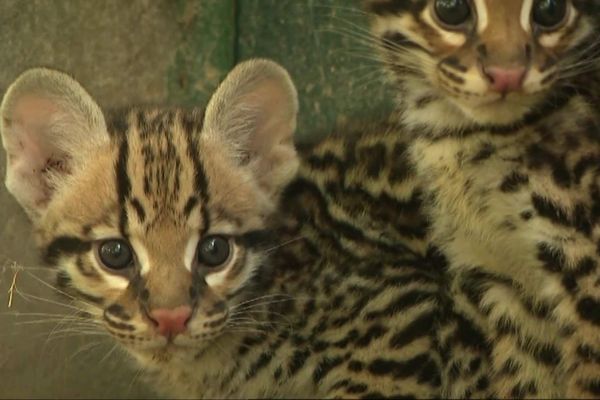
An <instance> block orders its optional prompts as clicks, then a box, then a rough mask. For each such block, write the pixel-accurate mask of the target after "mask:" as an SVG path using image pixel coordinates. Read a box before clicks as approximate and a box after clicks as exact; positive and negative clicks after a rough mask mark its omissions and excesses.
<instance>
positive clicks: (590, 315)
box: [577, 296, 600, 326]
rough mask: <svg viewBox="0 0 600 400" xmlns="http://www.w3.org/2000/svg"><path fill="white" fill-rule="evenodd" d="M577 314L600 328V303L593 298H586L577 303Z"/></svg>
mask: <svg viewBox="0 0 600 400" xmlns="http://www.w3.org/2000/svg"><path fill="white" fill-rule="evenodd" d="M577 312H578V313H579V315H580V316H581V318H583V319H585V320H587V321H589V322H591V323H592V324H594V325H597V326H600V301H598V300H596V299H594V298H592V297H589V296H588V297H584V298H583V299H581V300H579V301H578V302H577Z"/></svg>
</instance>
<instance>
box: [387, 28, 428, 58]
mask: <svg viewBox="0 0 600 400" xmlns="http://www.w3.org/2000/svg"><path fill="white" fill-rule="evenodd" d="M381 44H382V46H383V48H384V49H386V50H389V51H391V52H395V51H398V50H399V49H403V48H406V49H415V50H420V51H423V52H425V53H427V54H430V52H429V50H427V49H426V48H424V47H423V46H421V45H420V44H418V43H416V42H413V41H412V40H410V39H409V38H408V37H407V36H406V35H404V34H402V33H400V32H396V31H388V32H385V33H384V34H383V37H382V42H381Z"/></svg>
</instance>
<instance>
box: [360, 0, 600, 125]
mask: <svg viewBox="0 0 600 400" xmlns="http://www.w3.org/2000/svg"><path fill="white" fill-rule="evenodd" d="M367 4H368V7H369V10H370V11H371V12H372V13H373V15H374V18H373V31H374V33H375V34H376V35H377V36H378V37H379V38H381V44H382V49H383V53H384V60H385V62H386V64H387V65H388V66H389V67H390V69H391V70H392V71H393V73H394V75H395V76H396V78H397V79H398V80H400V81H401V82H402V83H403V86H404V88H405V89H408V90H409V91H411V92H413V93H418V95H419V96H420V97H421V99H422V100H421V103H422V104H424V103H428V102H429V100H432V99H437V98H441V99H443V101H445V102H446V103H449V104H450V105H451V106H452V107H453V108H455V109H456V110H459V111H460V112H461V113H462V114H463V116H466V117H467V118H468V119H470V120H471V121H473V122H476V123H480V124H508V123H512V122H515V121H516V120H518V119H520V118H522V117H523V116H524V115H525V114H526V113H527V112H529V111H531V109H532V108H533V107H535V106H536V105H537V104H538V103H539V102H540V101H541V100H543V99H544V98H546V97H547V93H548V91H549V90H551V89H552V88H556V87H560V86H561V85H563V86H564V85H569V82H570V81H572V80H573V77H574V76H577V75H578V74H580V73H581V72H584V71H590V67H591V65H592V63H593V61H594V58H597V57H596V56H595V54H594V52H595V51H597V50H598V49H597V47H596V46H595V44H596V42H597V36H596V35H597V31H596V27H597V20H598V11H599V10H600V3H599V2H598V1H597V0H370V1H368V2H367ZM586 60H587V61H586Z"/></svg>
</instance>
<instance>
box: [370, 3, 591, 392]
mask: <svg viewBox="0 0 600 400" xmlns="http://www.w3.org/2000/svg"><path fill="white" fill-rule="evenodd" d="M366 6H367V9H368V10H369V12H370V13H371V15H372V33H373V35H374V36H375V37H376V38H377V40H378V43H379V44H380V46H379V47H380V53H381V55H382V60H383V63H384V65H385V66H386V68H387V70H388V71H389V72H390V73H391V75H392V76H393V80H394V82H395V84H396V87H397V92H398V119H399V123H398V127H397V132H396V135H398V136H401V137H403V138H404V139H405V140H406V141H407V142H408V144H407V147H406V151H404V152H401V153H399V154H401V155H400V156H399V158H400V160H401V164H403V165H407V164H408V165H410V166H411V168H408V169H407V170H411V171H412V172H411V173H410V174H408V175H409V176H410V177H411V180H412V181H413V182H417V183H418V185H417V186H414V187H413V192H412V193H413V194H418V195H419V197H420V198H421V199H423V212H424V213H425V214H426V215H427V216H428V220H429V227H428V229H427V232H428V233H427V239H426V241H427V242H429V243H430V244H431V245H432V246H433V247H437V249H438V250H439V251H441V253H442V254H443V256H444V257H445V258H446V259H447V261H448V265H447V276H446V279H445V281H446V282H447V283H448V293H447V294H448V297H449V298H451V299H452V304H453V305H452V308H453V313H454V314H453V317H452V318H455V317H456V316H460V317H459V319H458V320H457V321H455V322H453V321H452V320H450V319H447V320H445V321H444V323H443V324H442V327H441V329H440V330H439V332H438V344H439V346H440V349H441V353H440V354H441V356H442V360H443V368H444V372H443V374H442V382H446V383H447V386H446V387H445V389H443V390H444V393H445V394H446V395H450V396H452V397H463V396H471V395H472V396H490V395H491V396H498V397H542V398H544V397H545V398H548V397H566V398H573V397H600V268H599V265H598V264H599V262H600V112H599V111H600V102H599V99H600V85H599V63H598V51H600V46H599V39H598V37H599V36H598V35H599V33H600V1H598V0H502V1H497V0H369V1H367V2H366ZM388 150H389V149H388ZM413 194H411V191H410V190H409V189H408V186H407V185H404V186H402V192H399V193H398V194H397V195H396V196H394V195H391V197H392V198H395V199H407V198H410V197H411V196H413ZM460 321H462V322H460ZM465 322H466V323H468V326H469V329H472V335H473V337H476V338H478V339H477V342H479V346H470V347H465V346H457V345H456V340H455V333H456V329H455V327H456V326H458V325H460V324H464V323H465ZM453 326H454V328H453ZM477 354H479V356H478V357H477ZM474 357H477V358H476V360H478V361H476V362H473V359H474ZM475 370H480V371H483V372H482V374H483V376H485V380H483V381H482V380H481V378H478V377H477V375H476V374H474V371H475ZM486 371H487V372H486Z"/></svg>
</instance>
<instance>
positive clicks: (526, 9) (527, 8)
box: [521, 0, 533, 33]
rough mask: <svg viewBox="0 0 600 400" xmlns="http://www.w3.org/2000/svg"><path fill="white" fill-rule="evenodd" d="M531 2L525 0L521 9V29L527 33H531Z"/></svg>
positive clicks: (530, 0)
mask: <svg viewBox="0 0 600 400" xmlns="http://www.w3.org/2000/svg"><path fill="white" fill-rule="evenodd" d="M532 7H533V0H525V1H524V2H523V7H521V27H522V28H523V30H524V31H525V32H527V33H531V9H532Z"/></svg>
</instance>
